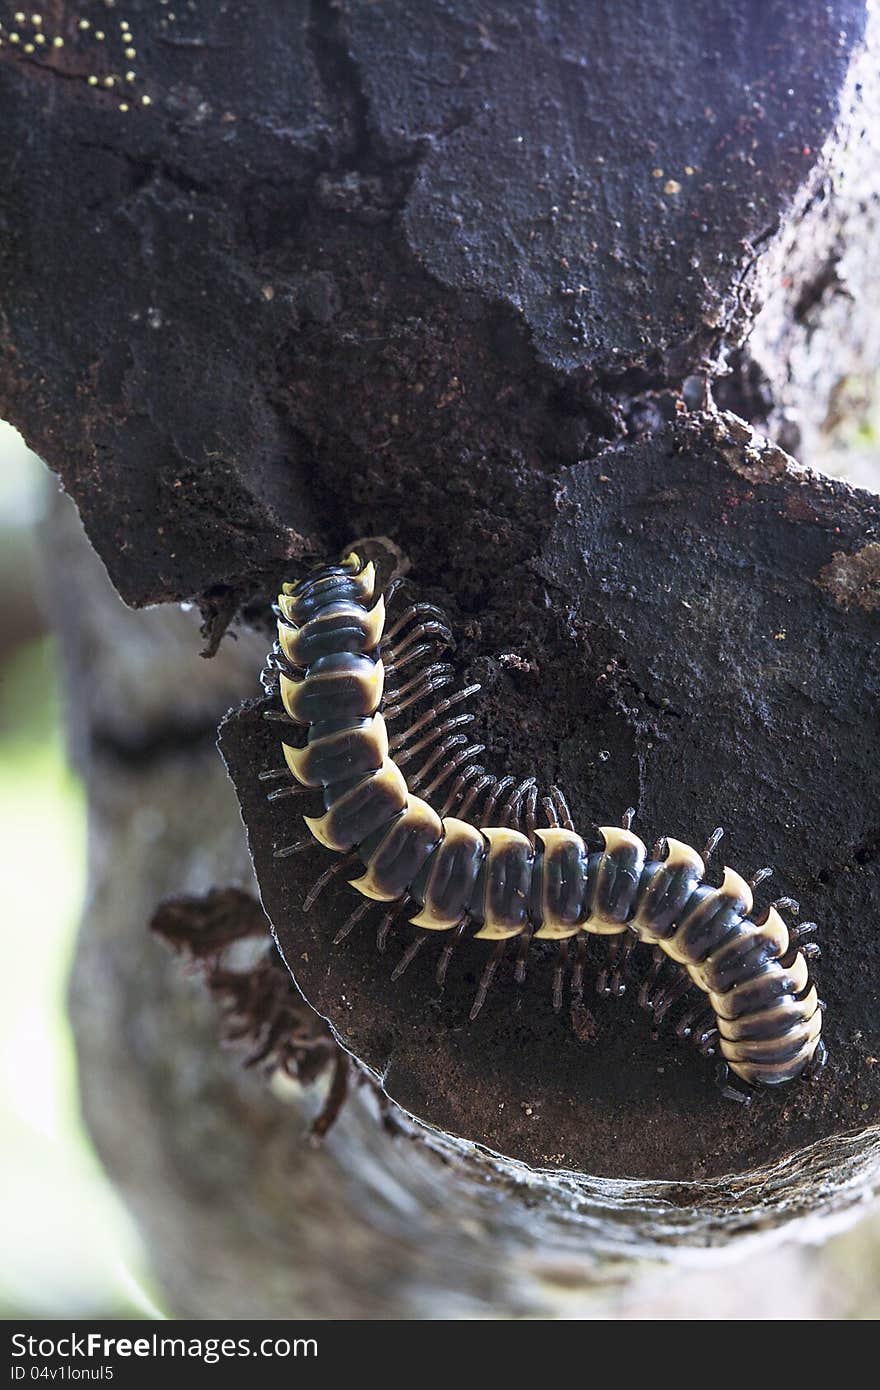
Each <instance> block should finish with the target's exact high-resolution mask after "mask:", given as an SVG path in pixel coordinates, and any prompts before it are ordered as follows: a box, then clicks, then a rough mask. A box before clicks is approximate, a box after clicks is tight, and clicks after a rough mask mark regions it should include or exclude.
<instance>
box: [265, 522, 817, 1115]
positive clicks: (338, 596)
mask: <svg viewBox="0 0 880 1390" xmlns="http://www.w3.org/2000/svg"><path fill="white" fill-rule="evenodd" d="M398 582H399V581H393V582H392V583H391V584H389V585H387V586H386V589H385V592H384V593H383V592H380V591H379V583H378V575H377V569H376V565H375V563H374V561H373V560H370V559H366V558H365V557H363V556H362V555H361V554H360V553H358V552H355V551H354V550H352V551H349V552H348V553H346V554H345V555H343V557H342V559H341V560H340V561H339V563H337V564H325V565H322V566H320V567H318V568H316V569H315V570H313V571H312V572H311V573H310V574H309V575H307V576H306V577H305V578H304V579H302V580H300V581H298V582H296V583H292V584H288V583H285V584H284V585H283V586H282V589H281V592H280V594H279V595H278V599H277V603H276V604H275V606H274V608H273V611H274V613H275V615H276V617H277V640H276V641H275V643H274V646H273V648H272V651H271V653H270V656H269V658H268V661H267V664H266V668H265V670H264V673H263V684H264V688H265V689H266V690H267V692H268V693H270V694H273V695H275V696H276V697H277V698H278V700H279V702H280V707H274V708H272V709H269V710H266V711H265V715H266V717H267V718H270V719H273V720H278V721H279V722H280V723H281V724H282V726H283V732H282V745H281V746H282V751H283V757H284V762H283V765H282V766H280V767H277V768H270V769H266V770H264V771H262V772H261V773H260V774H259V775H260V777H261V779H262V780H264V781H270V780H275V781H278V782H279V783H280V785H278V786H275V787H274V788H273V789H272V790H271V791H270V792H269V799H270V800H271V801H280V800H282V799H284V798H287V797H289V796H293V795H297V794H300V793H307V792H310V791H311V792H313V793H314V794H317V793H318V792H320V793H321V795H322V796H323V813H322V814H320V815H315V816H308V815H307V816H303V821H304V823H305V826H306V829H307V831H308V834H307V835H306V836H304V837H303V838H300V839H299V840H296V841H295V842H293V843H291V844H282V845H280V846H278V847H277V848H276V850H275V856H276V858H277V859H282V860H283V859H285V858H286V857H288V856H289V855H292V854H296V853H299V852H300V851H301V850H304V849H306V848H307V847H308V846H309V845H313V844H316V843H317V844H319V845H321V846H323V847H324V848H325V849H327V850H330V851H332V852H333V854H334V856H335V858H334V859H333V861H332V862H331V864H330V865H329V867H328V868H326V869H325V870H324V871H323V872H322V873H321V874H320V876H319V877H318V879H317V880H316V882H315V883H314V885H313V887H312V888H311V889H310V891H309V893H308V894H307V896H306V898H305V900H304V903H303V907H304V909H305V910H306V911H308V910H310V909H311V908H312V907H313V905H314V903H315V901H316V900H317V897H318V894H319V893H320V892H321V891H322V890H323V889H324V888H325V887H326V885H327V884H328V883H330V882H331V880H333V879H334V878H337V877H338V876H340V875H343V874H348V875H349V878H348V881H349V883H350V885H351V887H352V888H353V889H355V890H356V891H357V893H358V894H360V896H361V901H360V902H358V903H357V905H356V906H355V907H354V910H353V911H352V912H351V914H350V915H349V917H348V918H347V920H346V921H345V922H344V923H343V925H342V926H341V927H340V929H339V930H338V932H337V933H336V936H335V937H334V943H335V944H338V943H341V942H342V941H344V940H345V938H346V937H347V936H348V935H349V933H350V932H351V931H353V930H354V929H355V927H356V926H357V925H358V923H359V922H361V921H362V920H363V918H364V917H365V916H366V915H367V913H368V912H369V911H370V910H371V909H373V908H376V907H377V906H378V907H380V908H381V909H382V913H383V915H382V918H381V921H380V923H379V926H378V933H377V940H378V944H379V947H380V949H384V947H385V945H386V943H387V940H388V937H389V934H390V932H391V931H392V929H393V927H394V925H395V923H396V922H402V921H403V920H404V919H405V918H408V919H409V921H410V922H411V923H412V925H413V926H414V927H415V928H417V934H416V935H415V937H414V939H413V940H412V941H411V943H410V944H409V946H408V947H407V949H406V950H405V952H404V954H403V957H402V959H401V960H400V962H399V963H398V965H397V966H396V967H395V969H394V971H393V974H392V978H398V977H399V976H400V975H402V974H403V972H404V971H405V970H406V968H407V967H408V965H409V964H410V962H411V961H412V960H413V959H414V957H415V956H416V954H417V953H418V952H419V951H420V950H421V949H422V948H423V947H424V945H425V943H426V942H427V941H429V940H431V939H435V940H437V939H439V940H440V941H442V949H441V951H440V954H439V959H438V965H437V981H438V984H439V985H440V986H441V987H442V985H443V983H444V980H445V977H446V972H447V969H448V966H449V963H450V960H451V958H452V955H453V952H454V951H455V950H456V948H457V947H458V946H459V945H460V943H461V942H462V940H463V939H464V938H466V937H468V938H469V939H470V938H472V939H474V940H476V941H479V942H481V943H482V942H485V943H487V946H486V959H485V962H484V965H483V969H482V973H481V976H480V979H479V985H478V988H477V992H476V997H475V999H474V1002H473V1007H472V1008H471V1011H470V1018H471V1020H474V1019H475V1018H476V1017H477V1015H478V1014H479V1012H480V1010H481V1008H482V1006H483V1004H484V1002H485V1000H486V997H487V994H488V991H489V988H490V986H491V984H492V980H493V977H494V975H495V972H496V970H497V967H498V965H499V962H500V961H501V959H502V958H503V956H504V954H505V952H506V950H507V949H508V946H509V944H510V943H511V942H515V943H516V964H515V972H514V975H515V980H516V981H517V982H518V983H520V984H521V983H522V982H523V980H524V979H525V970H526V960H527V956H528V952H529V948H530V945H531V943H532V942H533V941H541V940H543V941H549V942H555V943H557V947H556V949H557V951H558V956H557V963H556V966H555V969H554V972H553V986H552V995H553V1004H554V1007H555V1008H557V1009H558V1008H559V1007H560V1005H561V1001H562V995H563V981H564V976H565V973H566V971H569V972H570V974H571V980H572V995H573V998H576V999H577V1000H581V999H582V995H583V988H584V975H585V970H586V960H587V957H586V940H587V938H588V937H589V936H595V937H606V938H608V942H607V946H606V949H607V952H608V956H607V960H606V961H605V964H604V965H603V966H602V968H601V969H600V970H599V972H598V976H597V980H596V986H597V990H598V992H599V993H600V994H606V995H607V994H622V993H623V992H624V991H625V989H626V978H627V969H628V961H629V957H630V954H631V953H632V951H633V950H634V948H636V947H638V946H639V945H640V944H641V945H644V946H645V947H647V948H650V950H651V951H652V953H653V954H652V959H651V962H650V966H649V969H648V971H647V974H646V976H645V978H644V980H643V982H642V984H641V988H640V992H639V1000H640V1003H641V1004H642V1006H643V1007H644V1008H646V1009H647V1010H649V1011H650V1012H651V1013H652V1015H653V1017H654V1020H655V1023H656V1024H657V1025H660V1024H661V1023H662V1022H663V1021H664V1020H665V1019H666V1018H667V1016H668V1015H669V1014H670V1010H672V1009H673V1008H674V1006H677V1005H679V1006H683V1007H684V1008H685V1012H684V1013H683V1014H682V1016H681V1017H680V1018H678V1021H677V1024H676V1027H675V1032H676V1033H677V1035H678V1036H679V1037H683V1038H689V1039H691V1040H692V1041H693V1042H694V1043H696V1045H697V1046H698V1048H699V1049H700V1050H701V1051H702V1052H703V1053H705V1054H707V1055H717V1056H718V1058H719V1062H718V1080H719V1084H720V1085H721V1088H722V1090H723V1092H724V1094H725V1095H727V1096H729V1097H730V1098H733V1099H737V1100H740V1101H743V1102H746V1103H748V1102H749V1101H750V1100H751V1098H752V1096H753V1094H754V1089H755V1088H756V1087H759V1086H778V1085H781V1084H782V1083H785V1082H789V1081H792V1080H794V1079H795V1078H796V1077H810V1076H813V1075H815V1074H816V1072H817V1071H818V1070H819V1069H820V1068H821V1067H822V1066H823V1065H824V1063H825V1061H826V1058H827V1050H826V1047H825V1043H824V1042H823V1040H822V1036H821V1033H822V1012H823V1009H824V1007H825V1006H824V1004H823V1003H822V1001H821V1000H820V999H819V998H818V995H817V992H816V987H815V985H814V984H813V983H812V981H811V978H810V964H809V962H810V959H811V958H815V957H816V956H817V955H818V954H819V948H818V946H817V945H816V943H815V942H812V941H809V940H807V938H808V937H809V936H810V935H811V934H812V933H813V932H814V931H815V930H816V924H815V923H814V922H803V923H800V924H798V925H789V924H788V923H787V922H786V921H785V920H784V918H783V916H782V913H783V912H786V911H790V912H791V913H793V914H797V913H798V912H799V906H798V904H797V903H796V902H795V901H794V900H793V899H791V898H779V899H777V900H776V901H775V902H773V903H771V904H770V905H769V906H768V907H766V908H764V909H763V910H762V911H756V910H755V904H754V890H755V889H756V888H757V887H758V885H759V884H760V883H762V882H763V881H764V880H765V879H766V878H767V877H769V875H770V873H771V870H770V869H761V870H759V871H758V872H757V873H755V874H754V875H753V876H752V877H751V879H749V880H746V879H745V878H743V877H742V876H741V875H740V874H739V873H737V872H736V871H735V870H733V869H730V868H727V867H725V868H724V870H723V873H722V875H721V882H720V884H713V883H711V882H710V881H709V880H708V879H707V876H706V875H707V864H708V861H709V859H710V858H711V856H712V853H713V851H714V850H715V848H716V846H717V844H718V842H719V840H720V838H721V835H722V831H721V830H720V829H719V830H715V831H714V832H713V833H712V835H711V836H710V837H709V839H708V841H707V843H706V845H705V847H704V848H703V850H702V851H700V852H698V851H697V850H695V849H692V848H691V847H690V846H689V845H687V844H685V843H684V842H683V841H681V840H676V839H672V838H671V837H667V836H664V837H662V838H661V839H659V840H658V841H657V842H656V844H654V846H653V848H652V849H651V850H650V851H649V850H648V849H647V847H646V845H645V844H644V843H643V842H642V841H641V840H640V839H639V838H638V836H637V835H636V834H635V833H634V832H633V830H632V822H633V817H634V815H635V812H634V810H632V809H629V810H627V811H626V812H625V813H624V815H623V817H622V821H621V823H620V824H618V825H614V826H611V825H607V826H598V827H593V828H591V829H590V830H589V831H588V832H587V833H586V834H585V835H584V836H582V835H580V834H578V832H577V831H576V830H575V827H574V824H573V821H572V816H571V812H570V810H569V807H568V803H567V800H566V798H565V795H564V794H563V792H562V791H561V790H560V788H559V787H557V786H552V787H550V788H549V789H548V791H547V793H546V795H542V794H541V792H540V791H539V788H538V784H537V779H536V778H535V777H527V778H524V779H521V780H517V779H515V778H514V777H512V776H510V775H507V776H502V777H498V776H495V775H493V774H492V773H490V772H488V771H487V770H486V768H485V767H484V766H483V764H482V763H481V762H480V761H479V759H480V755H481V754H482V753H483V752H484V751H485V746H484V745H483V744H481V743H476V742H473V741H471V739H470V737H469V736H468V733H467V732H466V728H467V725H468V724H469V723H470V722H472V720H473V718H474V716H473V714H471V713H469V712H468V711H466V710H464V709H462V708H461V707H462V705H463V704H464V703H465V702H466V701H467V700H468V699H469V698H470V697H471V696H473V695H475V694H476V693H477V692H478V691H479V689H480V687H479V686H478V685H468V686H465V687H464V688H461V689H453V690H450V686H452V685H453V683H454V679H455V677H454V671H453V668H452V666H451V665H450V664H449V663H447V662H444V661H441V660H438V659H437V657H438V655H439V654H440V652H442V649H443V648H444V647H447V646H450V645H451V644H452V633H451V630H450V627H449V623H448V619H447V617H446V615H445V614H444V612H443V611H442V609H440V608H437V607H435V606H434V605H432V604H430V603H423V602H421V603H420V602H417V603H411V604H409V606H407V607H406V608H405V609H404V611H403V612H402V613H401V614H400V615H399V616H398V617H396V618H395V620H394V621H393V622H390V621H389V617H388V612H387V603H388V601H389V600H390V599H391V597H392V596H393V594H394V593H395V592H396V589H397V584H398ZM303 739H304V741H303ZM410 768H412V770H411V771H408V770H409V769H410ZM405 769H406V770H405ZM689 993H690V994H691V996H692V998H693V997H694V996H695V997H696V1003H692V1002H691V1000H686V999H685V996H686V995H688V994H689Z"/></svg>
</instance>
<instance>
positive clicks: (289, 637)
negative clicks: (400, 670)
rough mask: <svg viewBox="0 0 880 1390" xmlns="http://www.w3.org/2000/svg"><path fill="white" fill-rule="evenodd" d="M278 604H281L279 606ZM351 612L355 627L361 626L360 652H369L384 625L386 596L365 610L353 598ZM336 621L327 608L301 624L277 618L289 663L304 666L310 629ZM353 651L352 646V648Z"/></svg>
mask: <svg viewBox="0 0 880 1390" xmlns="http://www.w3.org/2000/svg"><path fill="white" fill-rule="evenodd" d="M279 606H280V605H279ZM349 606H350V611H351V612H352V614H353V615H354V616H355V618H356V621H357V624H358V626H359V627H360V629H361V633H362V638H361V640H360V642H359V643H358V644H357V650H358V652H359V653H360V654H366V653H369V652H372V651H374V650H375V649H376V647H378V645H379V641H380V639H381V637H382V632H383V630H384V628H385V599H384V596H382V595H380V597H379V598H378V599H377V600H376V602H375V604H374V605H373V607H372V608H370V609H368V610H365V609H363V608H361V606H360V604H356V603H355V602H354V601H353V600H350V601H349ZM334 619H336V620H338V615H337V614H335V613H332V612H331V611H330V610H329V609H324V610H323V611H322V612H320V613H318V614H316V616H315V617H314V618H310V619H309V621H308V622H306V623H303V625H302V627H291V625H290V623H287V622H284V621H283V620H282V619H281V618H279V619H278V643H279V646H280V647H281V650H282V651H283V653H284V655H285V656H286V657H287V660H288V661H289V662H290V664H291V665H292V666H304V665H305V664H306V661H305V659H304V644H305V643H306V642H307V641H308V640H309V638H310V637H311V635H312V633H313V632H316V631H318V630H319V629H320V627H322V626H323V625H325V624H326V623H327V622H328V621H333V620H334ZM351 649H352V650H354V647H352V648H351Z"/></svg>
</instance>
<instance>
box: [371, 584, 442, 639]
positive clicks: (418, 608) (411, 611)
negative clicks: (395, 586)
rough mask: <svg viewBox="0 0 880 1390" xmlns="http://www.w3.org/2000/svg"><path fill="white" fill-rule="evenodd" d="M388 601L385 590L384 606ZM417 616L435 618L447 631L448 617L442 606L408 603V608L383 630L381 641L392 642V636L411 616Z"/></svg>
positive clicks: (399, 630)
mask: <svg viewBox="0 0 880 1390" xmlns="http://www.w3.org/2000/svg"><path fill="white" fill-rule="evenodd" d="M389 602H390V596H389V591H387V590H386V594H385V606H386V608H387V606H388V604H389ZM419 617H424V618H436V619H437V621H438V623H441V624H442V625H443V626H444V627H445V628H446V630H447V631H449V627H448V623H449V619H448V617H447V615H446V614H445V613H444V612H443V609H442V608H438V607H437V606H436V604H433V603H412V604H410V606H409V608H405V609H404V610H403V612H402V613H401V614H400V616H399V617H398V618H395V620H394V622H393V623H392V625H391V627H389V628H388V629H387V630H386V632H385V634H384V637H383V642H393V641H394V638H395V637H396V636H397V634H398V632H401V631H402V630H403V629H404V628H405V627H406V625H407V623H409V622H411V621H412V620H413V618H419Z"/></svg>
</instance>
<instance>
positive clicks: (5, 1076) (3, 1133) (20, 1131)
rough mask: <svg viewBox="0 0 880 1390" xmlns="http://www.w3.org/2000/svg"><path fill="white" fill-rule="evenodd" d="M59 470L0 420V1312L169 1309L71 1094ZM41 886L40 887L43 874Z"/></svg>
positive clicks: (70, 859) (77, 858)
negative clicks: (57, 628)
mask: <svg viewBox="0 0 880 1390" xmlns="http://www.w3.org/2000/svg"><path fill="white" fill-rule="evenodd" d="M55 486H56V484H55V481H54V479H53V478H52V477H51V476H50V475H49V473H48V472H47V470H46V469H45V468H44V467H43V465H42V464H41V463H40V461H39V459H37V458H36V457H35V455H33V454H32V453H31V452H30V450H29V449H28V448H27V447H26V445H25V444H24V441H23V440H22V439H21V437H20V435H18V434H17V433H16V432H15V430H13V429H12V428H11V426H9V425H6V424H3V423H2V422H0V556H2V560H0V571H2V586H3V593H4V602H3V619H2V625H0V669H2V679H0V741H2V757H0V805H2V816H0V819H2V825H3V841H4V863H5V866H6V869H5V873H4V875H3V930H4V937H5V946H6V950H7V951H8V952H9V955H8V956H7V960H8V962H9V965H8V968H7V969H6V970H5V971H4V972H3V974H2V976H0V1155H2V1158H0V1162H2V1174H0V1225H2V1229H3V1232H4V1237H5V1244H6V1257H5V1259H4V1261H3V1264H2V1270H0V1316H2V1317H3V1318H6V1319H9V1318H14V1317H17V1316H26V1317H46V1318H89V1317H96V1316H102V1317H161V1316H162V1314H161V1312H160V1310H159V1308H158V1306H157V1304H156V1303H155V1301H154V1296H153V1292H152V1291H151V1290H150V1288H149V1281H148V1276H147V1274H146V1272H145V1268H144V1259H143V1254H142V1251H141V1248H140V1245H139V1242H138V1237H137V1233H136V1231H135V1229H134V1227H133V1225H132V1224H131V1222H130V1221H129V1219H128V1217H127V1215H126V1213H125V1211H124V1210H123V1208H122V1206H121V1205H120V1203H119V1202H118V1201H117V1199H116V1198H115V1196H114V1193H113V1190H112V1188H111V1187H110V1184H109V1183H108V1181H107V1179H106V1177H105V1175H104V1173H103V1172H102V1170H101V1168H100V1166H99V1164H98V1162H97V1159H96V1158H95V1155H94V1153H93V1151H92V1149H91V1147H90V1144H89V1140H88V1136H87V1135H86V1133H85V1130H84V1128H83V1126H82V1124H81V1121H80V1116H79V1109H78V1104H77V1082H76V1060H75V1057H74V1051H73V1045H72V1040H71V1036H70V1030H69V1026H68V1023H67V1017H66V1008H65V993H66V987H67V976H68V970H69V965H70V960H71V955H72V952H73V947H74V940H75V935H76V928H77V922H78V918H79V914H80V911H81V907H82V901H83V895H84V890H85V873H86V808H85V800H84V796H83V790H82V787H81V786H80V783H79V781H78V780H77V778H76V777H75V775H74V774H73V772H72V771H71V770H70V767H69V765H68V761H67V757H66V751H65V740H64V732H63V729H62V711H61V704H60V692H59V689H58V672H57V666H56V662H55V653H54V651H53V645H52V640H51V638H50V637H49V635H48V633H47V630H46V625H45V621H44V618H43V609H44V597H45V596H44V592H43V583H42V576H41V567H40V563H39V558H38V548H37V540H36V533H37V529H38V527H39V523H40V519H41V515H42V512H43V509H44V507H45V504H46V501H47V498H48V497H49V494H50V491H51V490H52V489H53V488H54V487H55ZM39 882H41V883H42V884H43V891H42V892H41V893H40V894H39V895H38V896H35V895H34V893H33V885H34V883H39Z"/></svg>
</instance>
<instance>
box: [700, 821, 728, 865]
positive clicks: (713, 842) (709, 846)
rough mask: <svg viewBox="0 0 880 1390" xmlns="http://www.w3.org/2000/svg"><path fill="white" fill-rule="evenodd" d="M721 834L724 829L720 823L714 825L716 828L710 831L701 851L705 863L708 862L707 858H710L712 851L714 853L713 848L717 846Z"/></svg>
mask: <svg viewBox="0 0 880 1390" xmlns="http://www.w3.org/2000/svg"><path fill="white" fill-rule="evenodd" d="M723 834H724V830H723V828H722V827H721V826H720V825H719V826H716V828H715V829H714V830H713V831H712V834H711V835H710V836H709V838H708V840H707V841H706V843H705V845H704V846H703V851H702V853H703V860H704V861H705V863H707V864H708V862H709V860H710V859H711V858H712V855H713V853H714V851H715V849H716V847H717V845H718V842H719V840H720V839H721V837H722V835H723Z"/></svg>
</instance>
